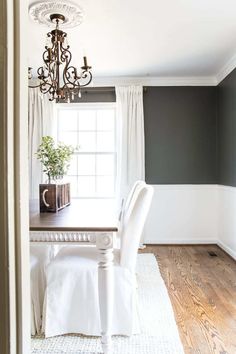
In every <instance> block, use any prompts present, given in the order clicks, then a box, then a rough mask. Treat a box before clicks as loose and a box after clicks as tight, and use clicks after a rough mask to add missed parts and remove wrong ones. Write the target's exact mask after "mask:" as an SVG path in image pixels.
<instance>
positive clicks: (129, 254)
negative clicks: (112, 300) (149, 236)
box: [120, 182, 153, 271]
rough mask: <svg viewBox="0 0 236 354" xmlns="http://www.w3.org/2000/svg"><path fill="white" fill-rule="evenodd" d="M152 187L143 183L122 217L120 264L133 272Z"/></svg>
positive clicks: (149, 204) (151, 195)
mask: <svg viewBox="0 0 236 354" xmlns="http://www.w3.org/2000/svg"><path fill="white" fill-rule="evenodd" d="M152 197H153V187H151V186H149V185H147V184H146V183H145V182H143V183H142V184H141V185H140V186H139V187H138V188H137V189H136V192H135V194H134V196H133V198H132V200H131V202H130V204H129V206H128V208H127V210H125V213H124V216H123V229H122V234H121V240H122V242H121V254H120V264H121V266H122V267H126V268H128V269H130V270H131V271H135V266H136V258H137V253H138V247H139V243H140V239H141V236H142V232H143V228H144V225H145V221H146V219H147V215H148V212H149V209H150V206H151V201H152Z"/></svg>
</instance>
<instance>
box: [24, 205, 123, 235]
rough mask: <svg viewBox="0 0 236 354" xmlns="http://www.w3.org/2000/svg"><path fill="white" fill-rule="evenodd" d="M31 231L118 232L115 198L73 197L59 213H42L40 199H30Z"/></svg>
mask: <svg viewBox="0 0 236 354" xmlns="http://www.w3.org/2000/svg"><path fill="white" fill-rule="evenodd" d="M30 231H82V232H83V231H87V232H88V231H92V232H96V231H97V232H103V231H104V232H112V231H113V232H116V231H118V227H117V217H116V213H115V207H114V201H113V200H99V199H72V201H71V204H70V205H69V206H67V207H66V208H64V209H62V210H60V211H58V212H57V213H50V212H47V213H40V212H39V201H38V200H32V201H30Z"/></svg>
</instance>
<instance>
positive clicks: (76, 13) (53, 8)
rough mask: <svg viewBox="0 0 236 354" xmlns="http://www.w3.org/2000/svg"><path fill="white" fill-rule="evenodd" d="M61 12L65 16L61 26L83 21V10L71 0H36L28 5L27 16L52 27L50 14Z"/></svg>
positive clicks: (78, 23)
mask: <svg viewBox="0 0 236 354" xmlns="http://www.w3.org/2000/svg"><path fill="white" fill-rule="evenodd" d="M57 13H59V14H63V15H64V16H65V20H64V22H63V23H62V24H61V27H64V28H72V27H76V26H78V25H80V24H81V22H82V21H83V17H84V14H83V10H82V8H81V7H80V6H78V5H77V4H75V3H73V2H71V1H60V0H59V1H50V0H49V1H37V2H34V3H33V4H31V5H30V6H29V16H30V17H31V19H32V20H33V21H35V22H37V23H39V24H44V25H46V26H49V27H53V25H54V24H53V23H52V21H51V18H50V16H51V15H53V14H57Z"/></svg>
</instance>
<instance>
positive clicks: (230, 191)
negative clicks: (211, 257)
mask: <svg viewBox="0 0 236 354" xmlns="http://www.w3.org/2000/svg"><path fill="white" fill-rule="evenodd" d="M218 193H219V212H218V220H219V227H218V244H219V246H220V247H221V248H223V249H224V250H225V251H226V252H227V253H229V254H230V255H231V256H232V257H233V258H234V259H236V188H235V187H228V186H218Z"/></svg>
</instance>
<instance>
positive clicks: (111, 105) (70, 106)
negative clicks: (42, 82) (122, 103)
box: [55, 102, 118, 199]
mask: <svg viewBox="0 0 236 354" xmlns="http://www.w3.org/2000/svg"><path fill="white" fill-rule="evenodd" d="M62 109H65V110H72V111H78V110H96V109H113V110H114V119H115V122H114V146H115V150H114V152H97V151H89V152H80V151H77V152H75V155H114V195H113V196H104V197H103V196H77V197H73V199H115V195H116V185H117V150H118V148H117V141H118V139H117V131H118V130H117V117H116V103H115V102H99V103H98V102H96V103H93V102H88V103H58V104H56V108H55V118H56V119H55V120H56V137H55V138H56V140H57V141H58V137H59V125H58V116H59V111H60V110H62ZM86 132H89V130H87V131H86ZM93 132H94V130H93ZM94 176H95V178H96V166H95V175H94Z"/></svg>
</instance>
